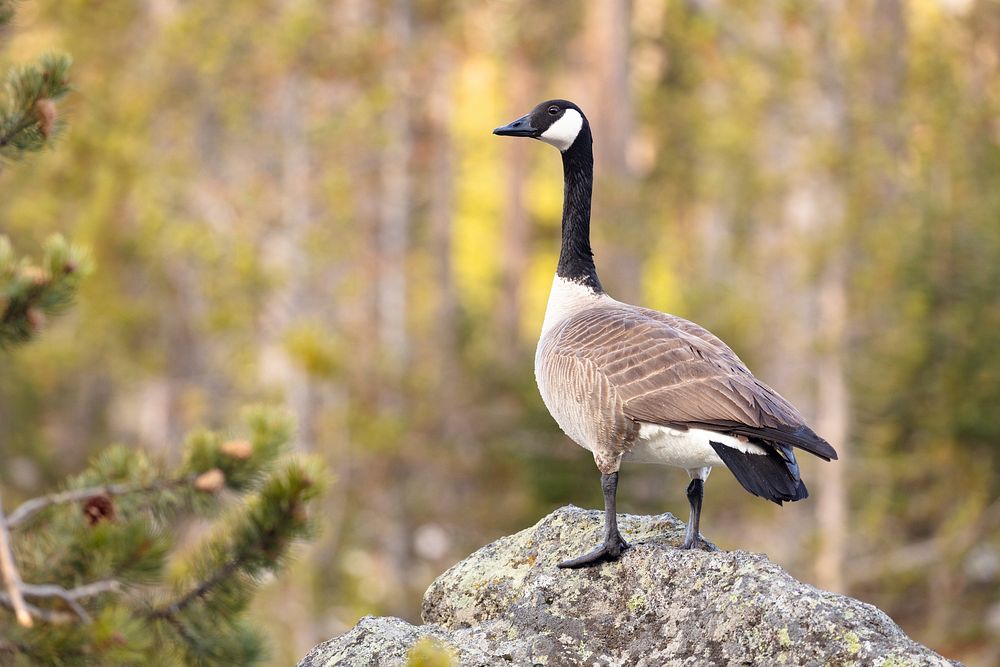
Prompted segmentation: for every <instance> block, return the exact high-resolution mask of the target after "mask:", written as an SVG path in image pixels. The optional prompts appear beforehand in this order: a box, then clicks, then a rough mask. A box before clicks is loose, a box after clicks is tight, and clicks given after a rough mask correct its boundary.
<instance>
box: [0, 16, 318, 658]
mask: <svg viewBox="0 0 1000 667" xmlns="http://www.w3.org/2000/svg"><path fill="white" fill-rule="evenodd" d="M14 4H15V3H14V2H12V1H11V0H0V29H2V28H3V27H4V26H5V25H6V24H7V23H9V21H10V19H11V17H12V15H13V7H14ZM69 64H70V60H69V58H68V57H66V56H55V55H54V56H45V57H43V58H42V59H41V60H40V61H39V62H38V64H36V65H31V66H26V67H21V68H17V69H14V70H13V71H12V72H10V73H9V74H8V76H7V78H6V86H5V89H4V90H3V93H2V96H0V169H4V168H6V167H7V166H8V165H9V164H10V163H11V162H13V161H15V160H17V159H20V158H22V157H24V156H25V155H26V154H27V153H29V152H34V151H38V150H40V149H41V148H43V147H45V146H46V145H47V144H48V143H49V141H50V140H51V139H52V138H53V137H54V136H55V134H56V133H57V131H58V129H59V121H58V113H57V107H56V101H57V100H59V99H60V98H61V97H62V96H63V95H65V94H66V92H67V91H68V90H69V82H68V76H67V75H68V69H69ZM90 269H91V265H90V260H89V257H88V254H87V253H86V251H85V250H83V249H81V248H78V247H75V246H73V245H71V244H70V243H68V242H67V241H66V240H65V239H64V238H62V237H61V236H58V235H56V236H52V237H50V238H49V239H48V241H46V243H45V246H44V252H43V256H42V258H41V259H40V261H34V260H32V259H30V258H27V257H23V258H18V257H17V256H16V255H15V253H14V250H13V248H12V247H11V243H10V241H9V240H8V239H7V238H5V237H3V236H0V357H2V356H3V355H9V354H12V353H13V351H14V350H13V348H14V347H15V346H17V345H18V344H23V343H25V342H27V341H29V340H30V339H31V338H32V337H33V336H35V335H36V334H38V333H39V332H40V331H41V330H42V328H43V326H44V324H45V322H46V321H47V319H48V318H49V317H51V316H53V315H56V314H58V313H60V312H62V311H63V310H65V309H66V308H67V307H68V306H69V304H70V303H71V301H72V300H73V298H74V297H75V295H76V292H77V287H78V285H79V282H80V280H81V278H82V277H83V276H85V275H86V273H88V272H89V271H90ZM0 362H2V359H0ZM245 421H246V434H245V436H244V437H239V438H227V437H224V436H223V435H222V434H221V433H217V432H210V431H199V432H196V433H193V434H191V435H190V436H189V437H188V439H187V441H186V443H185V447H184V456H183V460H182V462H181V463H180V464H179V465H177V466H174V467H167V466H165V465H163V464H162V463H159V462H156V461H154V460H152V459H151V458H150V457H148V456H147V455H146V454H144V453H143V452H142V451H139V450H136V449H130V448H127V447H124V446H115V447H111V448H109V449H107V450H106V451H104V452H103V453H101V454H100V455H98V456H97V457H96V458H94V459H93V461H92V462H91V464H90V465H89V467H88V468H87V469H86V470H85V471H84V472H82V473H80V474H78V475H76V476H73V477H71V478H70V479H69V480H67V481H66V483H65V484H64V488H63V489H62V490H60V491H58V492H54V493H51V494H48V495H44V496H41V497H38V498H34V499H31V500H27V501H25V502H23V503H21V504H20V505H19V506H17V507H16V508H15V509H14V510H13V511H12V512H10V513H9V514H5V512H4V508H3V505H2V502H0V664H3V665H125V664H128V665H132V664H151V663H155V664H157V665H175V664H178V665H180V664H186V665H247V664H254V663H256V662H259V661H260V660H262V659H263V658H264V657H265V654H266V653H265V647H264V645H263V639H262V637H261V636H260V633H259V632H257V631H255V629H254V628H252V627H250V626H249V625H248V624H247V622H246V620H245V618H244V612H245V610H246V608H247V606H248V604H249V603H250V601H251V600H252V598H253V595H254V592H255V591H256V589H257V587H258V585H259V583H260V581H261V579H262V577H264V576H265V575H268V574H272V573H275V572H277V571H278V570H280V569H281V568H282V565H283V563H284V561H285V558H286V557H287V555H288V553H289V550H290V548H291V547H292V545H293V544H294V543H295V541H296V540H298V539H301V538H303V537H305V536H307V535H308V533H309V529H310V522H309V520H308V515H307V507H308V505H309V504H310V503H311V501H313V500H314V499H316V498H317V497H318V496H319V494H320V492H321V489H322V487H323V481H324V474H323V471H322V469H321V467H320V466H319V464H317V463H316V462H314V461H310V460H305V459H296V458H290V457H289V456H286V455H285V449H286V446H287V444H288V442H289V439H290V437H291V434H292V424H291V422H290V420H289V419H288V418H287V417H285V416H283V415H282V414H281V413H279V412H277V411H275V410H273V409H267V408H252V409H249V410H248V411H247V413H246V419H245ZM2 496H3V489H2V487H0V501H2ZM195 520H200V521H201V522H205V521H209V520H210V521H212V526H211V530H210V531H208V537H205V538H203V539H200V540H191V539H187V538H186V537H185V535H186V531H185V530H184V529H185V528H186V527H188V526H191V525H192V524H193V523H195ZM189 542H195V544H194V546H192V545H191V544H189ZM154 656H155V657H154Z"/></svg>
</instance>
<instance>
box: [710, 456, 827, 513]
mask: <svg viewBox="0 0 1000 667" xmlns="http://www.w3.org/2000/svg"><path fill="white" fill-rule="evenodd" d="M709 444H711V445H712V449H714V450H715V453H716V454H718V455H719V458H721V459H722V462H723V463H725V464H726V467H727V468H729V470H730V472H732V473H733V476H734V477H736V479H737V481H739V483H740V484H742V485H743V488H745V489H746V490H747V491H749V492H750V493H752V494H754V495H755V496H760V497H761V498H766V499H767V500H771V501H773V502H776V503H778V504H779V505H780V504H781V503H782V501H785V500H788V501H794V500H802V499H803V498H807V497H808V496H809V491H808V489H806V485H805V484H803V483H802V479H801V478H800V477H799V466H798V463H797V462H796V461H795V454H794V453H793V452H792V450H791V448H790V447H785V446H783V445H777V447H775V446H772V445H768V444H764V443H755V444H757V445H758V446H759V447H760V448H761V449H763V450H764V452H765V453H764V454H753V453H749V452H741V451H740V450H738V449H736V448H734V447H730V446H728V445H724V444H722V443H719V442H710V443H709ZM779 448H780V450H781V451H780V452H779Z"/></svg>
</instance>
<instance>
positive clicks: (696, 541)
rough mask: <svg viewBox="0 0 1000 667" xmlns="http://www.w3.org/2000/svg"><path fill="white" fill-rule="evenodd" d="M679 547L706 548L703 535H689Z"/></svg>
mask: <svg viewBox="0 0 1000 667" xmlns="http://www.w3.org/2000/svg"><path fill="white" fill-rule="evenodd" d="M678 548H679V549H699V550H702V549H704V548H705V540H703V539H701V535H695V536H691V535H688V536H687V537H685V538H684V542H683V543H682V544H681V546H680V547H678Z"/></svg>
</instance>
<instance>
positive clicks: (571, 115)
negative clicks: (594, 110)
mask: <svg viewBox="0 0 1000 667" xmlns="http://www.w3.org/2000/svg"><path fill="white" fill-rule="evenodd" d="M582 127H583V116H581V115H580V112H579V111H577V110H576V109H566V111H564V112H563V115H562V117H561V118H560V119H559V120H557V121H556V122H554V123H552V125H550V126H549V129H547V130H545V131H544V132H542V134H541V136H540V137H538V138H539V139H541V140H542V141H544V142H545V143H547V144H552V145H553V146H555V147H556V148H558V149H559V150H561V151H564V150H566V149H567V148H569V147H570V146H572V145H573V142H574V141H576V135H578V134H580V129H581V128H582Z"/></svg>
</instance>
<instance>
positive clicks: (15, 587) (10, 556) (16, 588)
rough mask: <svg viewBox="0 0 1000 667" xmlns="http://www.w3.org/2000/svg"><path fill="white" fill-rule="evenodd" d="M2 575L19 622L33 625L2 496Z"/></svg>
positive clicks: (23, 624)
mask: <svg viewBox="0 0 1000 667" xmlns="http://www.w3.org/2000/svg"><path fill="white" fill-rule="evenodd" d="M0 575H2V578H3V583H4V588H6V589H7V593H6V595H5V597H6V599H7V600H8V601H9V603H10V607H11V609H13V610H14V615H15V616H16V617H17V622H18V623H20V624H21V625H22V626H24V627H26V628H30V627H31V626H32V622H31V613H30V611H29V610H28V606H27V604H26V603H25V601H24V596H23V595H22V594H21V586H22V584H21V574H20V573H19V572H18V570H17V564H16V562H15V561H14V550H13V548H12V546H11V542H10V531H9V530H7V523H6V521H4V513H3V499H2V498H0Z"/></svg>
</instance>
